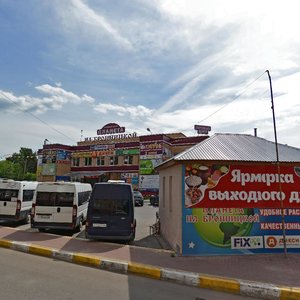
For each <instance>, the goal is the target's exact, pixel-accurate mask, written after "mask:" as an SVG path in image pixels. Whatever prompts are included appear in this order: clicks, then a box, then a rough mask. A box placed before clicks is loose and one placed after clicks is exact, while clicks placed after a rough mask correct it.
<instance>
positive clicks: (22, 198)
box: [0, 179, 38, 223]
mask: <svg viewBox="0 0 300 300" xmlns="http://www.w3.org/2000/svg"><path fill="white" fill-rule="evenodd" d="M37 184H38V182H36V181H15V180H12V179H1V180H0V220H3V221H15V222H18V221H23V222H25V223H29V220H30V214H31V206H32V199H33V196H34V192H35V190H36V187H37Z"/></svg>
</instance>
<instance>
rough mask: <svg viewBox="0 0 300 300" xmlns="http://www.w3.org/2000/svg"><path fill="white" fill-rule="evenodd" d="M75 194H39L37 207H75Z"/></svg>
mask: <svg viewBox="0 0 300 300" xmlns="http://www.w3.org/2000/svg"><path fill="white" fill-rule="evenodd" d="M73 199H74V193H58V192H37V195H36V205H37V206H67V207H72V206H73Z"/></svg>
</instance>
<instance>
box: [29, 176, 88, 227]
mask: <svg viewBox="0 0 300 300" xmlns="http://www.w3.org/2000/svg"><path fill="white" fill-rule="evenodd" d="M91 191H92V187H91V185H90V184H88V183H80V182H39V184H38V186H37V189H36V194H35V196H34V198H33V202H32V214H31V227H32V228H38V229H39V231H44V230H45V229H68V230H73V231H75V230H77V231H81V229H82V225H83V223H84V222H85V221H86V217H87V208H88V201H89V197H90V194H91Z"/></svg>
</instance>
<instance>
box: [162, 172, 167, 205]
mask: <svg viewBox="0 0 300 300" xmlns="http://www.w3.org/2000/svg"><path fill="white" fill-rule="evenodd" d="M162 185H163V192H162V194H163V198H162V203H163V207H165V205H166V204H165V199H166V177H165V176H164V177H163V184H162Z"/></svg>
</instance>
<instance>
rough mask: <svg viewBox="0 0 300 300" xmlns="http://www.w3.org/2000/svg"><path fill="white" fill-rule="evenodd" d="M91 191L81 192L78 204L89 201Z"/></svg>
mask: <svg viewBox="0 0 300 300" xmlns="http://www.w3.org/2000/svg"><path fill="white" fill-rule="evenodd" d="M90 194H91V192H90V191H87V192H79V193H78V205H79V206H80V205H83V204H84V203H87V202H88V201H89V197H90Z"/></svg>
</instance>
